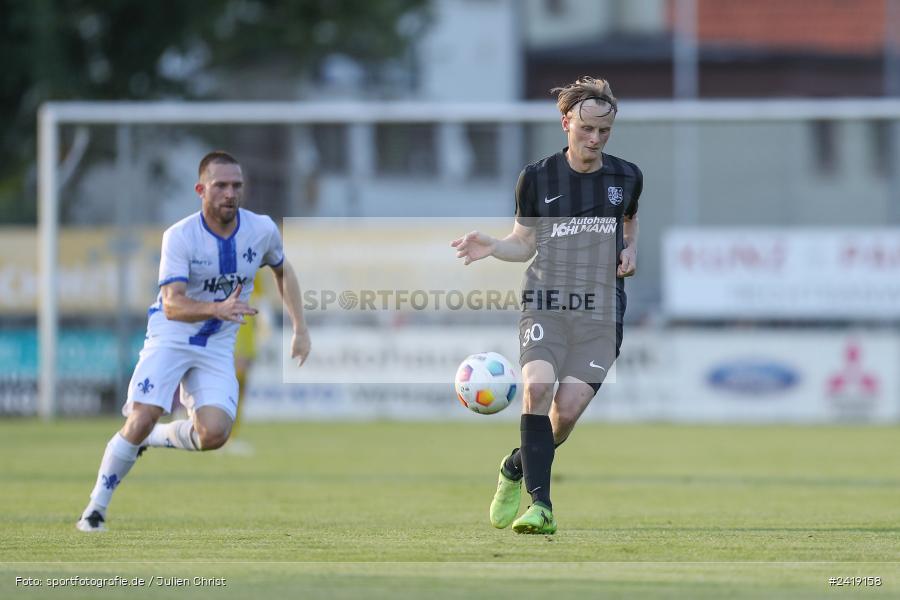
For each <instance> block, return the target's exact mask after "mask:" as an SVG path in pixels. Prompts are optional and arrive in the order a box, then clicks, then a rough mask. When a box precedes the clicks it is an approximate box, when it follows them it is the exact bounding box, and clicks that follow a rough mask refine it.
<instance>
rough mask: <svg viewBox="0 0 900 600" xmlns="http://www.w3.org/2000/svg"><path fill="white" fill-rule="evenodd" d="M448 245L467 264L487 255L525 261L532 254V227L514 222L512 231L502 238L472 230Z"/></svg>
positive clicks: (513, 260) (533, 237)
mask: <svg viewBox="0 0 900 600" xmlns="http://www.w3.org/2000/svg"><path fill="white" fill-rule="evenodd" d="M450 245H451V246H452V247H454V248H456V256H457V258H462V259H463V260H464V261H465V262H464V264H467V265H468V264H470V263H473V262H475V261H476V260H481V259H482V258H487V257H488V256H493V257H494V258H497V259H500V260H505V261H509V262H525V261H527V260H529V259H530V258H531V257H532V256H534V251H535V235H534V228H533V227H525V226H524V225H522V224H520V223H516V224H515V226H514V227H513V230H512V233H510V234H509V235H508V236H506V237H505V238H503V239H502V240H498V239H497V238H495V237H492V236H489V235H487V234H486V233H481V232H480V231H472V232H470V233H467V234H466V235H464V236H463V237H461V238H459V239H455V240H453V241H452V242H450Z"/></svg>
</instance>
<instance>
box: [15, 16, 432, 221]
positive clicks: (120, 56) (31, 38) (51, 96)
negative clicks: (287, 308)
mask: <svg viewBox="0 0 900 600" xmlns="http://www.w3.org/2000/svg"><path fill="white" fill-rule="evenodd" d="M427 8H428V7H427V0H378V1H375V2H373V1H370V0H290V1H288V2H284V1H278V0H205V1H199V0H198V1H184V0H156V1H154V2H146V1H141V0H0V15H2V17H0V56H3V57H4V59H5V60H4V62H5V64H4V68H3V69H2V70H0V82H2V85H0V118H2V122H3V123H4V127H3V132H2V134H0V135H2V138H0V157H2V160H0V222H11V221H12V222H34V220H35V214H36V210H35V200H34V195H33V183H32V184H30V185H29V183H28V182H29V179H30V180H31V181H32V182H33V173H34V161H35V153H36V141H35V134H36V115H37V110H38V108H39V106H40V105H41V103H43V102H45V101H47V100H70V99H80V100H85V99H93V100H109V99H116V100H125V99H154V98H183V99H201V98H202V99H215V98H222V97H224V94H225V92H223V91H222V90H221V89H219V88H218V87H217V86H216V84H215V82H216V81H221V80H222V79H223V76H224V75H227V74H228V73H229V72H231V71H232V70H234V69H251V68H253V67H254V65H266V64H270V63H271V62H273V61H274V62H277V63H278V64H280V65H281V66H282V67H284V68H286V69H287V70H288V72H289V73H290V74H291V75H292V76H295V77H297V79H298V81H299V80H301V78H308V77H310V75H311V73H313V72H314V70H315V67H316V66H317V65H318V64H319V63H320V62H321V61H322V59H323V58H324V57H326V56H328V55H330V54H334V53H341V54H344V55H346V56H349V57H352V58H354V59H355V60H357V61H359V62H360V63H361V64H363V65H365V66H375V65H378V64H381V63H383V62H384V61H386V60H388V59H390V58H393V57H397V56H400V55H402V54H403V52H404V51H405V50H406V49H407V48H408V47H409V45H410V43H411V42H412V41H413V40H414V39H415V37H416V36H417V35H418V34H419V33H420V32H421V30H422V28H423V27H424V26H425V24H426V23H427V17H428V12H427ZM201 73H203V74H205V75H208V77H205V78H203V79H202V81H203V82H206V83H207V84H208V83H209V82H210V81H211V82H212V84H211V85H206V84H204V85H199V84H198V83H199V82H200V81H201V80H200V79H198V77H197V76H198V75H199V74H201ZM283 99H288V98H283ZM29 173H30V175H29ZM28 188H32V189H31V192H32V193H29V192H26V190H27V189H28Z"/></svg>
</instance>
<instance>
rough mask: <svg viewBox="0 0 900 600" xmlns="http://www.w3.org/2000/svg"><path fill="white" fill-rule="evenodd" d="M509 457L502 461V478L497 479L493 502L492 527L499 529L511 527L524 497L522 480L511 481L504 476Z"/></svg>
mask: <svg viewBox="0 0 900 600" xmlns="http://www.w3.org/2000/svg"><path fill="white" fill-rule="evenodd" d="M507 458H508V457H506V456H505V457H503V460H502V461H500V476H499V477H498V478H497V491H496V492H494V499H493V500H491V525H493V526H494V527H496V528H497V529H503V528H505V527H509V524H510V523H512V522H513V520H514V519H515V518H516V515H517V514H519V499H520V497H521V496H522V480H521V479H510V478H509V477H507V476H506V475H504V474H503V464H504V463H505V462H506V459H507Z"/></svg>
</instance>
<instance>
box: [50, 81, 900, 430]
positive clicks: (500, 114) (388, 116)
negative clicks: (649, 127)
mask: <svg viewBox="0 0 900 600" xmlns="http://www.w3.org/2000/svg"><path fill="white" fill-rule="evenodd" d="M558 119H559V114H558V112H557V109H556V106H555V105H554V104H553V103H552V102H548V101H531V102H518V103H495V104H485V103H422V102H408V101H407V102H360V101H353V102H330V103H307V102H81V101H75V102H48V103H45V104H43V105H42V106H41V108H40V110H39V113H38V156H37V162H38V164H37V173H38V240H39V241H38V246H39V247H38V249H37V250H38V257H39V258H38V268H39V279H38V281H39V303H38V347H39V350H38V352H39V364H38V368H39V378H38V414H39V415H40V416H41V417H42V418H44V419H50V418H52V417H53V416H54V415H55V414H56V409H57V406H56V397H57V394H56V392H57V350H58V347H57V342H58V336H59V328H58V323H59V291H60V290H59V284H58V266H59V265H58V252H59V245H58V237H59V214H60V210H59V185H60V175H59V167H60V159H61V156H60V147H61V143H60V129H61V126H64V125H111V126H116V127H126V126H131V125H148V124H150V125H152V124H165V125H185V126H187V125H210V124H234V125H248V124H260V125H280V124H283V125H304V124H305V125H310V124H323V123H340V124H345V125H362V126H372V125H376V124H403V123H433V124H436V125H438V126H441V125H453V124H461V123H463V124H469V123H473V124H475V123H491V124H553V123H554V122H557V121H558ZM811 120H827V121H854V120H885V121H890V122H891V123H892V124H893V125H892V127H891V130H892V132H893V134H892V135H893V139H894V146H893V147H894V148H895V149H896V148H897V146H898V142H897V136H896V131H897V123H898V121H900V99H828V100H811V99H797V100H757V99H742V100H679V101H667V100H652V101H651V100H627V101H624V102H623V103H622V108H621V111H620V112H619V113H618V114H617V117H616V121H617V123H618V122H625V123H646V124H653V123H663V124H666V123H668V124H672V125H679V126H685V127H691V126H692V125H698V124H704V123H731V122H770V123H771V122H781V121H811ZM682 151H684V152H688V153H691V154H696V153H697V148H696V147H687V148H683V149H682ZM895 152H897V151H896V150H895ZM895 162H896V159H895ZM694 164H696V162H695V163H694ZM898 170H900V169H898V168H897V166H896V165H894V167H893V174H892V181H893V182H894V183H897V178H898V175H897V171H898ZM685 182H686V183H685V184H684V186H673V187H676V188H677V187H686V189H676V190H675V192H674V193H676V194H682V195H683V197H684V198H686V201H687V202H689V203H690V202H693V199H694V198H695V197H696V188H697V186H698V182H697V180H696V174H694V176H693V178H691V176H690V175H689V176H688V178H687V179H686V180H685ZM893 188H894V192H892V193H893V194H894V195H895V196H896V194H897V193H898V192H897V191H896V190H897V188H898V186H897V185H894V186H893Z"/></svg>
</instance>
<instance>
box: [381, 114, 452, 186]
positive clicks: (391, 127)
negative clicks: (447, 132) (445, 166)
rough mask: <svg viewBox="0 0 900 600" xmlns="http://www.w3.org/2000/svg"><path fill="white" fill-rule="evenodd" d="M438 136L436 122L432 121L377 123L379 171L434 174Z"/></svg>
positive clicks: (429, 175)
mask: <svg viewBox="0 0 900 600" xmlns="http://www.w3.org/2000/svg"><path fill="white" fill-rule="evenodd" d="M435 136H436V132H435V126H434V125H433V124H431V123H416V124H380V125H377V126H376V128H375V147H376V148H377V152H378V158H377V161H378V163H377V164H378V173H379V174H380V175H402V176H404V177H431V176H433V175H435V174H436V173H437V161H436V160H435V146H436V145H435Z"/></svg>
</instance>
